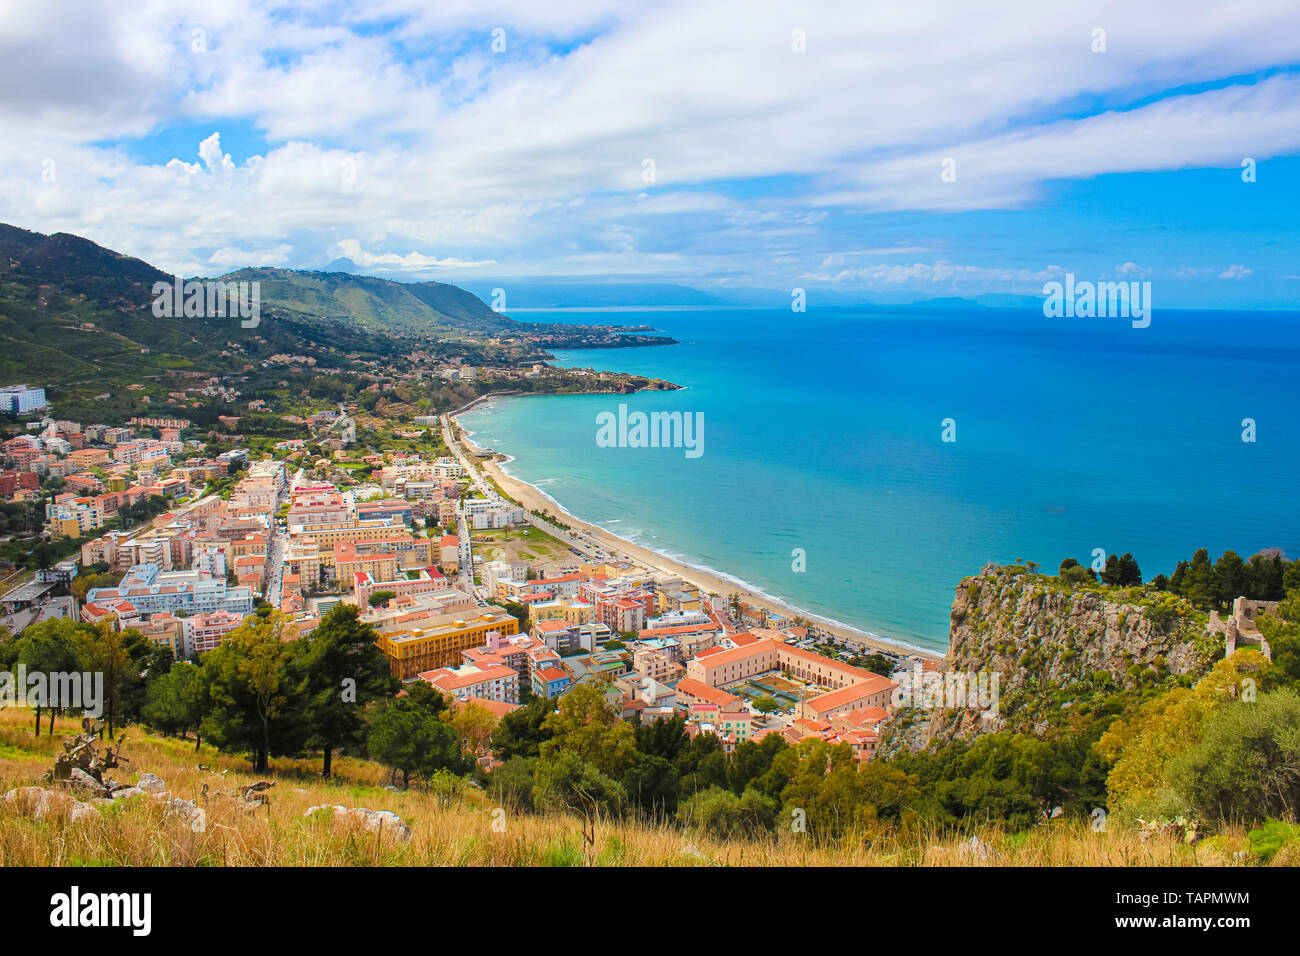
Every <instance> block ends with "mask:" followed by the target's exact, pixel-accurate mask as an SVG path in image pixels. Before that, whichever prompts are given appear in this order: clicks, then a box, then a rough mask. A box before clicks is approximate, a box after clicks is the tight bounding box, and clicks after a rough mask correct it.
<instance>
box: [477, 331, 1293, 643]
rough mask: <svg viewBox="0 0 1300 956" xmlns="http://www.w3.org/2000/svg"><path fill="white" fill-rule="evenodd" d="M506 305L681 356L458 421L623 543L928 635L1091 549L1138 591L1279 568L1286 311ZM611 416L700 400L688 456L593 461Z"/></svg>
mask: <svg viewBox="0 0 1300 956" xmlns="http://www.w3.org/2000/svg"><path fill="white" fill-rule="evenodd" d="M517 317H518V318H521V319H523V320H525V321H526V320H528V319H529V318H537V319H539V320H540V319H543V318H544V319H545V320H546V321H570V320H571V321H574V322H611V323H613V322H619V323H622V322H626V323H645V324H648V325H653V326H655V327H656V328H659V329H662V330H663V331H665V332H666V333H668V334H670V335H672V336H673V337H674V338H677V339H679V340H681V343H682V344H680V345H676V346H668V347H656V348H639V349H620V350H594V351H583V352H566V353H562V354H561V355H560V357H559V363H560V364H562V365H567V366H578V367H588V366H591V367H595V368H604V369H612V370H618V371H628V372H636V373H640V374H643V375H650V376H655V377H659V378H665V379H669V380H670V381H673V382H676V383H678V384H680V385H683V386H685V388H684V389H683V390H682V391H677V392H659V393H640V394H637V395H631V396H624V397H621V398H619V397H614V396H606V395H594V396H554V397H552V396H542V397H528V398H518V399H505V400H496V401H494V402H492V403H491V404H489V405H487V406H484V407H481V408H479V409H476V410H474V411H473V412H472V413H470V414H467V415H465V416H464V417H463V419H462V421H463V423H464V425H465V427H466V428H467V429H469V430H470V431H471V432H473V433H474V434H475V440H476V441H480V442H482V443H485V444H487V445H490V446H492V447H493V448H495V449H496V450H498V451H502V452H506V453H508V454H510V455H513V456H515V459H516V460H515V461H513V462H511V463H510V464H509V465H508V466H507V467H508V470H509V471H510V473H511V474H513V475H515V476H516V477H519V478H521V479H523V480H525V481H529V482H532V483H533V484H535V485H538V486H539V487H540V488H542V489H543V490H544V491H545V492H546V493H548V494H549V495H551V496H552V497H553V498H554V499H555V500H556V501H558V502H559V503H560V504H561V505H562V506H563V507H564V508H565V509H566V510H569V511H571V512H572V513H574V514H576V515H577V516H579V517H580V518H583V519H585V520H588V521H592V522H595V523H597V524H600V525H602V526H604V527H606V528H608V529H609V530H610V531H612V532H615V533H617V534H620V535H622V536H624V537H626V538H629V539H630V540H633V541H635V542H637V543H639V544H642V545H644V546H647V547H651V548H655V549H657V550H660V551H662V552H664V553H666V554H670V555H672V556H674V557H677V558H680V559H683V560H685V561H688V562H690V563H692V564H696V565H701V566H705V567H709V568H713V569H715V570H718V571H722V572H725V573H728V574H730V575H733V576H735V577H737V578H739V579H741V580H743V581H745V582H747V583H749V584H750V585H753V586H755V587H758V588H761V589H763V590H765V591H767V592H769V593H772V594H774V595H778V596H780V597H782V598H784V599H786V600H787V601H789V602H791V603H793V604H795V605H797V606H799V607H801V608H804V609H806V610H809V611H812V612H815V613H817V614H821V615H824V616H827V617H830V618H833V619H836V620H840V621H843V622H846V623H849V624H852V625H855V626H857V627H861V628H864V629H866V630H870V631H873V632H875V633H878V634H881V635H883V636H886V637H892V638H896V639H899V640H902V641H906V642H909V643H912V644H919V645H922V646H925V647H930V648H936V649H942V648H944V647H946V644H947V632H948V610H949V607H950V606H951V603H952V597H953V591H954V589H955V587H956V586H957V583H958V581H959V580H960V578H961V577H963V576H964V575H969V574H972V573H975V572H976V571H978V570H979V568H980V567H981V566H982V565H983V564H984V563H985V562H987V561H997V562H1010V561H1013V560H1017V559H1026V560H1032V561H1038V562H1040V563H1041V564H1042V565H1043V566H1044V568H1050V569H1051V570H1055V568H1056V567H1057V565H1058V564H1059V563H1060V561H1061V559H1062V558H1065V557H1067V556H1071V557H1075V558H1077V559H1078V560H1079V561H1081V562H1084V563H1087V562H1089V561H1090V560H1091V555H1092V552H1093V550H1094V549H1095V548H1102V549H1104V550H1105V551H1106V552H1107V553H1110V552H1116V553H1123V552H1125V551H1131V552H1132V553H1133V555H1134V556H1135V557H1136V558H1137V560H1138V563H1139V565H1140V566H1141V568H1142V571H1143V574H1144V576H1146V577H1151V576H1154V575H1155V574H1156V573H1158V572H1161V571H1164V572H1166V573H1167V572H1169V571H1172V569H1173V567H1174V564H1175V563H1176V562H1177V560H1178V559H1180V558H1185V557H1190V556H1191V554H1192V552H1193V551H1195V550H1196V549H1197V548H1201V547H1206V548H1209V549H1210V551H1211V553H1212V555H1217V554H1219V553H1220V552H1222V551H1223V550H1225V549H1233V550H1235V551H1237V552H1238V553H1240V554H1241V555H1243V556H1244V557H1249V555H1251V554H1253V553H1255V552H1256V551H1258V550H1260V549H1261V548H1266V547H1280V548H1283V549H1285V550H1286V552H1287V554H1288V556H1290V557H1295V556H1297V555H1300V508H1297V501H1296V475H1297V465H1298V464H1300V420H1298V419H1297V410H1298V409H1300V375H1298V374H1297V372H1298V371H1300V316H1297V315H1295V314H1278V313H1250V312H1231V313H1229V312H1172V311H1169V312H1161V311H1158V310H1157V312H1156V313H1155V316H1154V319H1153V321H1152V324H1151V326H1150V327H1149V328H1146V329H1134V328H1131V326H1130V325H1129V323H1128V321H1127V320H1122V319H1046V318H1044V317H1043V316H1042V315H1041V313H1037V312H1031V311H1023V312H1016V311H1002V310H992V309H980V308H971V309H969V310H960V311H954V310H952V309H942V310H932V311H925V310H921V309H910V310H896V311H879V310H828V311H822V312H818V311H809V312H807V313H804V314H794V313H791V312H789V311H780V312H778V311H771V312H766V311H739V310H727V311H697V310H690V311H685V310H683V311H663V310H636V309H627V310H620V311H619V312H617V313H611V312H610V311H593V312H587V313H572V312H565V313H546V314H545V315H544V316H543V315H531V314H526V313H520V314H519V315H518V316H517ZM619 402H625V403H626V404H627V405H628V407H629V411H636V410H642V411H646V412H651V411H683V412H702V413H703V416H704V418H703V420H704V433H703V435H704V444H703V454H702V455H701V456H700V457H698V458H693V459H691V458H687V457H686V456H685V454H684V452H683V450H682V449H667V448H602V447H598V445H597V443H596V433H597V415H598V414H599V413H601V412H605V411H610V412H616V411H617V408H618V404H619ZM1246 418H1250V419H1253V420H1254V421H1255V423H1256V425H1255V427H1256V437H1257V440H1256V441H1255V442H1253V443H1247V442H1243V440H1242V432H1243V425H1242V421H1243V419H1246ZM945 419H952V420H953V422H955V437H956V440H955V441H953V442H945V441H943V440H942V437H943V422H944V420H945ZM795 549H803V553H804V554H805V555H806V558H805V567H806V570H804V571H802V572H800V571H796V570H794V566H795V558H794V557H793V554H794V551H795Z"/></svg>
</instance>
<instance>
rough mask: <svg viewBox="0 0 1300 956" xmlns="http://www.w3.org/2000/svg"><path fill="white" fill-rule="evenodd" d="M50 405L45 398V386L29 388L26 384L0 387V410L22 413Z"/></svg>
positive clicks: (15, 413)
mask: <svg viewBox="0 0 1300 956" xmlns="http://www.w3.org/2000/svg"><path fill="white" fill-rule="evenodd" d="M48 407H49V402H47V401H46V400H45V389H43V388H28V387H27V386H26V384H23V385H6V386H4V387H3V388H0V410H4V411H6V412H9V413H11V414H13V415H21V414H23V413H24V412H29V411H32V410H33V409H36V408H48Z"/></svg>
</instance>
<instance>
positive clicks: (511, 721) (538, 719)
mask: <svg viewBox="0 0 1300 956" xmlns="http://www.w3.org/2000/svg"><path fill="white" fill-rule="evenodd" d="M554 709H555V701H553V700H550V699H548V698H546V697H535V698H533V699H532V700H530V701H529V702H528V703H527V704H525V705H524V706H522V707H520V708H519V709H518V710H512V711H511V712H510V713H508V714H506V715H505V716H504V717H502V718H501V723H500V724H498V725H497V729H496V730H494V731H493V732H492V738H491V742H492V749H493V751H494V752H495V753H496V755H497V758H498V759H499V760H509V759H510V758H512V757H536V756H538V755H539V754H540V753H541V749H540V748H541V745H542V744H543V743H545V742H546V741H548V740H550V739H551V738H552V737H553V736H555V733H554V731H552V730H551V728H550V727H548V726H547V725H546V718H547V717H549V716H550V715H551V711H553V710H554Z"/></svg>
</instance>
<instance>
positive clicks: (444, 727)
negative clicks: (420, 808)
mask: <svg viewBox="0 0 1300 956" xmlns="http://www.w3.org/2000/svg"><path fill="white" fill-rule="evenodd" d="M366 751H367V753H368V754H369V755H370V756H371V757H372V758H373V759H375V760H378V761H379V762H380V763H382V764H383V765H384V766H386V767H388V768H390V769H391V770H395V771H397V772H398V773H400V774H401V775H402V788H403V789H409V787H410V786H411V778H412V777H417V778H418V777H423V778H425V779H426V780H427V779H429V778H430V777H432V776H433V775H434V774H436V773H437V772H439V771H441V770H447V771H451V772H452V773H464V772H466V771H467V770H468V769H469V767H468V764H467V761H466V760H465V759H464V757H463V756H462V754H461V751H460V742H459V741H458V740H457V739H456V731H454V730H453V729H452V728H451V727H450V726H449V725H448V724H446V723H444V722H443V721H441V720H439V719H438V712H437V711H436V710H435V709H434V708H433V707H430V706H428V704H427V703H425V702H422V701H421V700H416V699H413V698H412V697H411V696H407V697H397V698H393V699H390V700H386V701H384V702H382V703H381V704H380V705H379V708H378V710H376V711H375V713H374V716H373V718H372V719H371V722H370V726H369V734H368V736H367V738H366Z"/></svg>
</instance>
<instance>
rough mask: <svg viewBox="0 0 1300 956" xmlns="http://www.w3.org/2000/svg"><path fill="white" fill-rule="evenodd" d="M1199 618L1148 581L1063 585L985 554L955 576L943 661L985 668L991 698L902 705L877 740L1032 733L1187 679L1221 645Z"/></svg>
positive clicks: (964, 668)
mask: <svg viewBox="0 0 1300 956" xmlns="http://www.w3.org/2000/svg"><path fill="white" fill-rule="evenodd" d="M1206 622H1207V617H1206V615H1205V614H1203V613H1201V612H1198V611H1196V610H1195V609H1194V608H1192V607H1191V605H1190V604H1188V603H1187V602H1186V601H1184V600H1183V599H1181V598H1179V597H1177V596H1175V595H1173V594H1169V593H1168V592H1162V591H1158V590H1155V589H1154V588H1151V587H1150V586H1149V585H1148V586H1145V587H1133V588H1119V587H1110V586H1106V585H1102V584H1098V583H1095V582H1087V583H1084V584H1081V585H1070V584H1066V583H1064V582H1062V581H1061V580H1060V579H1059V578H1057V577H1054V576H1052V575H1044V574H1037V573H1033V572H1032V571H1031V570H1030V569H1028V568H1026V567H1023V566H1019V565H1012V566H1008V567H998V566H996V565H993V564H989V565H986V566H985V567H984V568H983V569H982V570H981V571H980V573H979V574H977V575H974V576H972V577H969V578H965V579H963V580H962V582H961V584H960V585H958V587H957V590H956V594H955V596H954V599H953V603H952V614H951V618H950V626H949V632H948V654H947V656H946V657H945V659H944V662H943V666H942V671H943V672H944V673H945V674H948V675H956V674H967V675H972V677H974V675H978V674H980V673H981V672H983V673H984V674H985V675H987V676H988V677H990V678H991V677H992V676H993V675H996V697H997V702H996V706H995V707H987V706H984V707H973V706H965V707H961V706H956V707H954V706H951V704H952V703H953V698H952V696H951V695H950V696H948V697H946V698H944V699H943V700H942V702H941V703H940V705H939V706H935V705H934V702H933V701H932V702H930V705H928V706H904V707H902V708H900V709H899V710H898V711H896V713H895V715H894V716H893V717H892V718H891V719H890V721H889V722H888V723H887V724H886V726H885V727H884V728H883V730H884V734H883V740H884V744H883V746H882V750H883V752H885V753H890V752H896V751H897V750H899V749H910V750H916V749H924V748H926V747H927V746H929V745H931V744H932V743H934V744H939V745H942V744H943V743H946V742H949V741H951V740H954V739H969V738H971V737H973V736H975V735H976V734H980V733H988V732H996V731H1000V730H1012V731H1018V732H1021V731H1022V732H1027V733H1033V734H1035V735H1039V736H1041V735H1044V734H1046V733H1048V732H1049V731H1050V729H1051V728H1052V727H1054V726H1060V725H1062V724H1065V723H1068V721H1069V719H1070V717H1071V716H1072V715H1071V710H1072V708H1074V707H1076V706H1078V705H1079V704H1080V702H1081V701H1088V702H1090V703H1091V702H1096V700H1098V699H1099V698H1100V697H1102V696H1104V695H1106V694H1113V693H1115V692H1117V691H1120V690H1122V689H1133V688H1137V687H1141V686H1143V685H1146V684H1151V683H1155V682H1157V681H1160V680H1162V679H1165V678H1167V677H1168V675H1171V674H1172V675H1187V676H1188V677H1189V678H1195V677H1197V676H1199V675H1200V674H1202V673H1204V672H1205V671H1206V670H1207V669H1208V668H1209V667H1210V666H1211V665H1212V664H1213V662H1214V660H1216V659H1217V657H1219V656H1221V655H1222V644H1221V639H1219V638H1217V637H1215V636H1214V635H1211V634H1209V633H1208V632H1207V631H1206ZM935 683H936V684H937V681H936V682H935ZM972 683H974V681H973V680H972ZM988 683H989V684H990V685H991V684H992V681H989V682H988ZM990 689H991V687H990ZM986 696H987V695H986ZM971 700H972V702H973V701H974V697H972V698H971ZM985 703H987V701H985Z"/></svg>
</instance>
